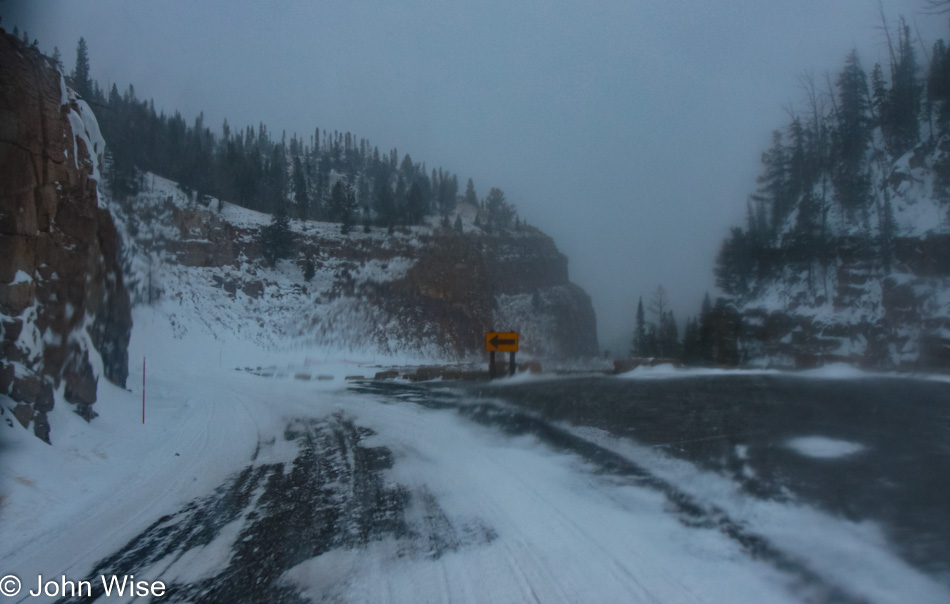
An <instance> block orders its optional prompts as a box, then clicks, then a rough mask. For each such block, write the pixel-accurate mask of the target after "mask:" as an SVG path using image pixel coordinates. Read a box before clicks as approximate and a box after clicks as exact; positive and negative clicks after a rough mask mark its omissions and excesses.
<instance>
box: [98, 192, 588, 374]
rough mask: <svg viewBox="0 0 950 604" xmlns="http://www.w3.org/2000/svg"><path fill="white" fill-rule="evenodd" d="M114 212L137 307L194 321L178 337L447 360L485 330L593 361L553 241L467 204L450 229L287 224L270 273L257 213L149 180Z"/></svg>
mask: <svg viewBox="0 0 950 604" xmlns="http://www.w3.org/2000/svg"><path fill="white" fill-rule="evenodd" d="M114 205H115V208H116V212H117V216H118V221H119V225H120V230H122V231H123V232H124V233H126V234H127V235H126V242H127V245H126V246H125V248H124V250H125V263H126V267H127V274H128V275H129V278H128V281H129V287H130V289H131V291H132V293H133V296H134V297H135V299H136V300H137V301H139V302H142V303H146V304H153V305H155V306H156V307H157V308H159V309H164V310H165V312H168V313H175V314H176V316H177V317H179V322H181V317H182V316H189V317H198V320H197V325H193V326H191V327H188V329H194V328H200V329H204V330H206V331H207V332H208V333H209V334H210V335H212V336H213V337H214V338H215V339H226V338H230V337H231V335H230V334H234V335H236V336H237V337H239V338H242V339H244V340H251V341H253V342H256V343H258V344H261V345H264V346H265V347H268V348H271V349H284V350H286V349H288V348H293V347H296V348H307V347H323V348H325V349H328V350H336V351H346V350H353V351H361V352H365V353H373V354H381V355H384V356H385V355H391V356H396V355H398V356H399V357H400V358H403V357H405V356H409V357H415V358H426V359H441V360H453V361H454V360H456V359H458V360H473V359H477V358H479V357H480V355H481V354H482V349H483V347H484V333H485V331H489V330H492V329H497V330H516V331H519V332H521V334H522V350H523V351H524V353H525V354H526V355H531V356H535V357H548V358H550V357H557V358H564V357H583V356H593V355H596V354H597V350H598V347H597V338H596V322H595V318H594V311H593V308H592V306H591V303H590V299H589V297H588V296H587V295H586V294H585V293H584V292H583V290H581V289H580V288H579V287H577V286H576V285H573V284H571V283H570V281H569V280H568V272H567V258H565V257H564V255H563V254H561V253H560V252H559V251H558V250H557V247H556V246H555V245H554V242H553V241H552V240H551V238H550V237H548V236H546V235H544V234H543V233H540V232H539V231H537V230H536V229H532V228H530V227H526V228H523V229H520V230H517V231H516V230H514V229H511V230H509V231H508V232H506V233H504V234H501V233H498V232H497V231H496V233H495V234H488V233H486V232H484V231H482V230H481V229H479V228H478V227H477V226H475V225H474V224H473V221H471V220H469V219H468V218H472V217H474V212H473V211H471V210H472V209H471V208H466V207H464V206H463V207H460V208H459V209H458V213H459V215H460V216H462V218H463V220H462V222H463V232H462V233H459V232H457V231H455V230H454V229H445V228H442V227H440V226H439V225H438V224H437V223H436V222H435V221H434V222H433V224H427V225H421V226H412V227H402V228H397V229H395V230H394V231H393V232H388V231H387V229H384V228H378V227H373V228H371V229H370V230H369V232H364V230H363V229H362V228H359V229H354V230H353V231H351V232H350V233H349V234H342V233H341V232H340V225H338V224H331V223H324V222H317V221H299V220H292V221H290V228H291V231H292V233H293V245H292V251H291V254H290V257H289V258H287V259H284V260H280V261H278V262H277V263H276V265H274V266H271V265H269V264H268V263H267V262H266V261H265V260H264V257H263V250H262V247H261V243H260V232H261V229H262V228H266V227H267V225H268V224H269V223H270V216H268V215H266V214H261V213H258V212H254V211H251V210H247V209H245V208H241V207H238V206H236V205H233V204H230V203H226V202H221V201H219V200H216V199H211V200H205V202H204V203H197V202H196V201H194V200H193V199H191V198H190V197H189V196H188V195H186V194H185V193H183V192H182V191H181V190H180V189H179V188H178V187H177V186H176V185H175V183H172V182H171V181H167V180H164V179H162V178H159V177H157V176H153V175H148V176H146V178H145V182H144V184H143V189H142V191H141V192H140V193H139V194H138V195H136V196H133V197H128V198H124V199H122V200H117V201H116V202H115V204H114ZM308 264H309V265H310V266H312V269H313V272H312V275H310V276H309V278H307V276H306V272H307V270H306V269H307V266H308ZM183 329H184V328H183Z"/></svg>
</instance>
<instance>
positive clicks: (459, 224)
mask: <svg viewBox="0 0 950 604" xmlns="http://www.w3.org/2000/svg"><path fill="white" fill-rule="evenodd" d="M455 232H456V233H461V232H462V215H461V214H456V215H455Z"/></svg>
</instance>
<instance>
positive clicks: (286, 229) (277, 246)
mask: <svg viewBox="0 0 950 604" xmlns="http://www.w3.org/2000/svg"><path fill="white" fill-rule="evenodd" d="M260 241H261V248H262V251H263V255H264V259H265V260H267V263H268V264H270V265H271V266H273V265H274V264H276V263H277V261H278V260H280V259H282V258H289V257H290V253H291V249H292V247H293V232H291V230H290V218H289V217H288V216H287V210H286V207H285V204H284V203H279V204H278V205H277V207H276V208H275V210H274V213H273V214H272V215H271V221H270V224H269V225H268V226H266V227H263V228H262V229H261V234H260Z"/></svg>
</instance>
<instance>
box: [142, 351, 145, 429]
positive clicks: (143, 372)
mask: <svg viewBox="0 0 950 604" xmlns="http://www.w3.org/2000/svg"><path fill="white" fill-rule="evenodd" d="M142 424H143V425H144V424H145V357H142Z"/></svg>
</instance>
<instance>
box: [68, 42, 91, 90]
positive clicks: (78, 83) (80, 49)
mask: <svg viewBox="0 0 950 604" xmlns="http://www.w3.org/2000/svg"><path fill="white" fill-rule="evenodd" d="M71 77H72V80H73V86H75V89H76V92H78V93H79V96H81V97H83V98H91V93H92V84H91V81H90V76H89V48H88V47H87V46H86V39H85V38H82V37H81V38H79V43H78V44H77V45H76V66H75V67H74V68H73V73H72V74H71Z"/></svg>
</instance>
